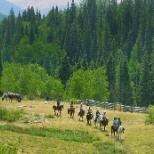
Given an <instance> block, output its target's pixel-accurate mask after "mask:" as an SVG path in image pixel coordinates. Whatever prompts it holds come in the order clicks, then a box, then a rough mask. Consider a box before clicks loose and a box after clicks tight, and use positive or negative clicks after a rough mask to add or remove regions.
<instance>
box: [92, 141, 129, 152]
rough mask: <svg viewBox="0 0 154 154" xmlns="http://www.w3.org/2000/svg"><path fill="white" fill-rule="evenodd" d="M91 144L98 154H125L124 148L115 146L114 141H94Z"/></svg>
mask: <svg viewBox="0 0 154 154" xmlns="http://www.w3.org/2000/svg"><path fill="white" fill-rule="evenodd" d="M93 146H94V147H95V148H96V150H97V151H98V154H102V153H103V154H112V153H116V154H126V151H125V150H124V149H121V148H120V147H117V146H116V145H115V143H112V142H104V143H102V142H95V143H94V144H93Z"/></svg>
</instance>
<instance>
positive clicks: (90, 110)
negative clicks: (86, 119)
mask: <svg viewBox="0 0 154 154" xmlns="http://www.w3.org/2000/svg"><path fill="white" fill-rule="evenodd" d="M87 115H89V116H90V115H92V109H91V108H90V106H89V108H88V113H87Z"/></svg>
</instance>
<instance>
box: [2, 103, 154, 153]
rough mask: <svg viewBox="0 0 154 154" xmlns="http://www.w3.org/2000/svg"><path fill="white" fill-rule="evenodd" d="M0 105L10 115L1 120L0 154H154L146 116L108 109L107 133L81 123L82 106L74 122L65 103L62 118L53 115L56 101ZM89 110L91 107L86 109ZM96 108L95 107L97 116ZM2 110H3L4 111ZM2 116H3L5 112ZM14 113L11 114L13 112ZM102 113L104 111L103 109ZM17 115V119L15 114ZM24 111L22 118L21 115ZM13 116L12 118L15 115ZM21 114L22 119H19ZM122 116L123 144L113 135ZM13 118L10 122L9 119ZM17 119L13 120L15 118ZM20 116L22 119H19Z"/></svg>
mask: <svg viewBox="0 0 154 154" xmlns="http://www.w3.org/2000/svg"><path fill="white" fill-rule="evenodd" d="M44 102H45V101H43V100H40V101H27V100H24V101H22V102H21V103H17V102H15V101H13V102H12V103H10V102H5V101H4V102H1V103H0V107H1V109H2V108H3V109H4V110H5V112H7V115H9V116H5V118H4V119H3V120H1V121H0V153H2V154H10V153H11V154H16V153H17V154H21V153H22V154H23V153H25V154H129V153H130V154H153V153H154V148H153V147H154V133H153V130H154V126H153V125H148V126H147V125H145V124H144V120H145V114H141V113H129V112H119V111H111V110H107V117H108V118H109V125H108V126H107V128H106V131H103V130H100V129H99V128H95V127H94V124H93V123H92V125H87V124H86V119H85V117H84V121H83V122H82V121H79V120H78V118H79V117H78V116H77V113H78V110H79V105H76V106H75V107H76V112H75V117H74V119H72V118H70V117H69V115H68V114H67V109H68V107H69V104H68V103H66V102H61V103H62V104H64V109H63V111H62V116H59V117H57V116H54V112H53V109H52V105H53V104H55V102H48V104H45V103H44ZM84 109H85V110H87V109H88V107H87V106H84ZM96 109H97V107H92V110H93V113H95V111H96ZM4 110H2V111H4ZM2 111H1V113H0V114H4V113H2ZM10 111H11V112H10ZM100 111H101V113H103V109H101V108H100ZM14 112H15V113H16V115H17V117H15V115H14V114H13V113H14ZM20 112H21V115H20V114H19V113H20ZM12 115H13V116H12ZM19 115H20V116H19ZM115 115H116V116H117V117H120V118H121V120H122V122H123V125H124V127H125V133H124V134H123V136H122V142H119V141H118V140H117V138H115V137H112V136H111V134H110V126H111V124H112V119H113V117H114V116H115ZM11 117H12V119H11V120H10V121H9V120H7V118H8V119H9V118H11ZM13 117H14V118H13ZM19 117H20V118H19Z"/></svg>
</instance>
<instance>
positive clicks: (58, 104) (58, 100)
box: [56, 98, 60, 109]
mask: <svg viewBox="0 0 154 154" xmlns="http://www.w3.org/2000/svg"><path fill="white" fill-rule="evenodd" d="M59 106H60V99H59V98H58V99H57V105H56V107H57V109H58V108H59Z"/></svg>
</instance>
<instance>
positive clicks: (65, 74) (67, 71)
mask: <svg viewBox="0 0 154 154" xmlns="http://www.w3.org/2000/svg"><path fill="white" fill-rule="evenodd" d="M70 75H71V67H70V63H69V58H68V56H67V55H65V57H64V59H63V61H62V64H61V66H60V68H59V78H60V80H61V81H62V83H63V84H64V87H65V88H66V82H67V80H68V79H69V77H70Z"/></svg>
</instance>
